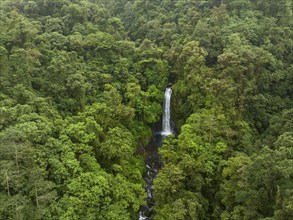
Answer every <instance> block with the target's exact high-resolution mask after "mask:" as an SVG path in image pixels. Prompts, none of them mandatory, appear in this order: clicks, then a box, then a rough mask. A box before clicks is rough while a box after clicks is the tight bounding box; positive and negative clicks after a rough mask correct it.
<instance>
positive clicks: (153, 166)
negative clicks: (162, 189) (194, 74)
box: [139, 87, 174, 220]
mask: <svg viewBox="0 0 293 220" xmlns="http://www.w3.org/2000/svg"><path fill="white" fill-rule="evenodd" d="M171 95H172V89H171V88H170V87H168V88H166V90H165V98H164V113H163V120H162V130H160V131H157V130H153V135H152V138H151V140H150V142H149V144H148V145H147V147H146V152H147V154H148V155H147V157H146V159H145V164H146V169H147V173H146V175H145V176H144V180H145V183H146V184H145V189H146V192H147V204H146V206H143V207H141V208H140V212H139V220H150V219H152V218H151V214H152V210H153V208H154V206H155V201H154V198H153V190H154V188H153V180H154V178H155V177H156V175H157V174H158V172H159V170H160V169H161V168H162V167H163V162H162V159H161V157H160V155H159V153H158V148H159V147H161V146H162V142H163V140H164V139H165V138H166V136H168V135H171V134H173V133H174V132H173V131H172V127H171V109H170V108H171ZM157 127H158V126H157Z"/></svg>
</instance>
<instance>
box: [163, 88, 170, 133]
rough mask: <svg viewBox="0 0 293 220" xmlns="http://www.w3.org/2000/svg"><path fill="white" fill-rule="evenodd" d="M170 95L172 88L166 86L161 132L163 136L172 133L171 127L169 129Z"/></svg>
mask: <svg viewBox="0 0 293 220" xmlns="http://www.w3.org/2000/svg"><path fill="white" fill-rule="evenodd" d="M171 95H172V89H171V88H166V90H165V99H164V113H163V123H162V133H161V134H162V135H163V136H168V135H170V134H172V129H171Z"/></svg>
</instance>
